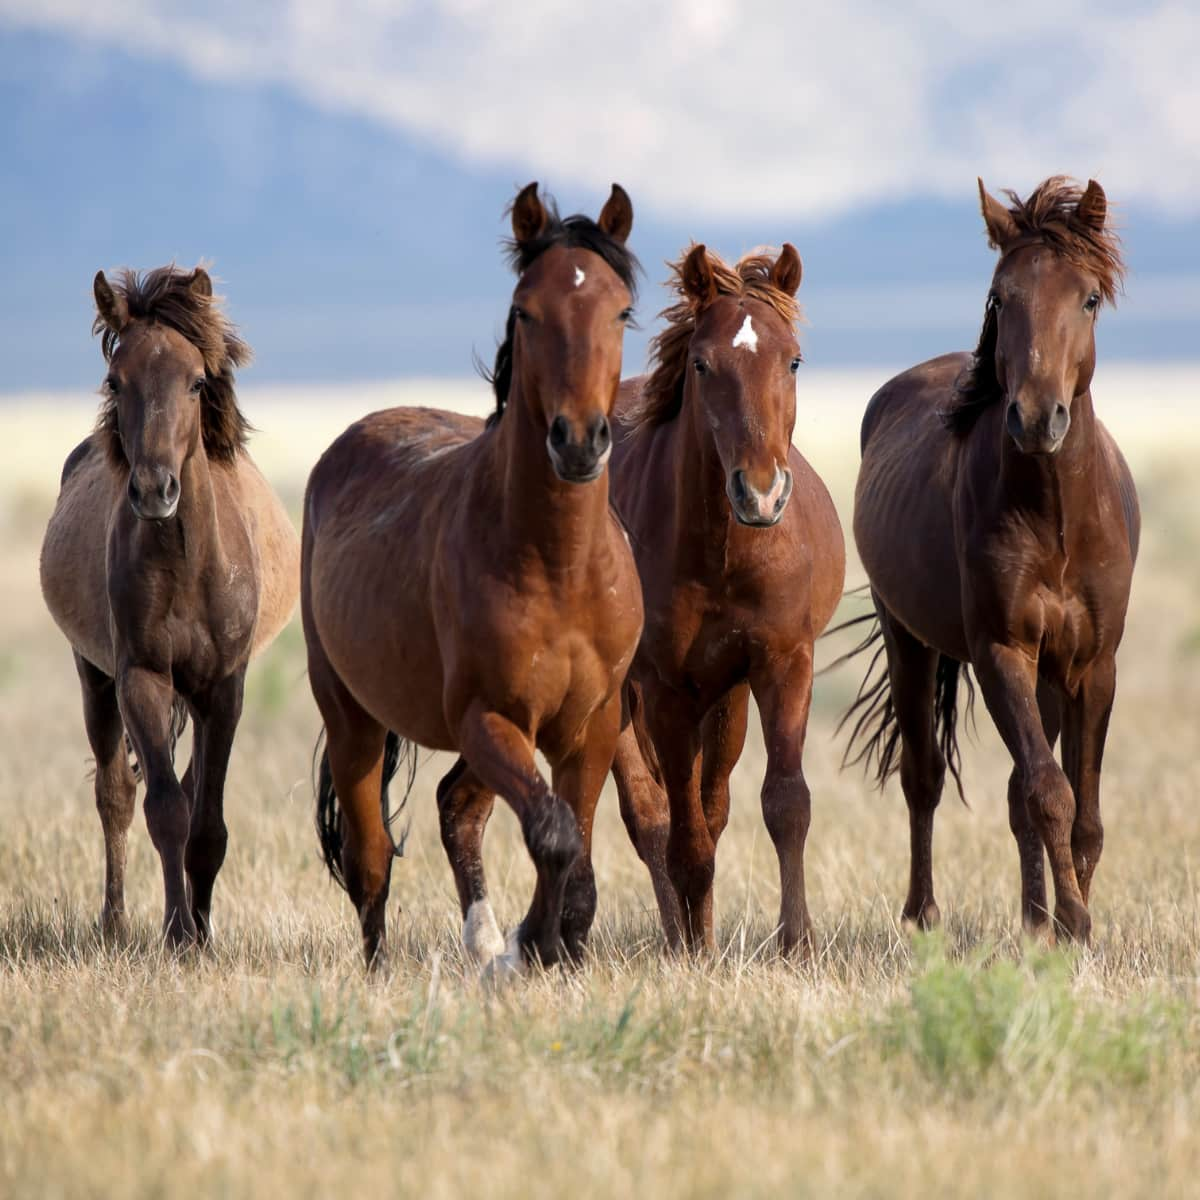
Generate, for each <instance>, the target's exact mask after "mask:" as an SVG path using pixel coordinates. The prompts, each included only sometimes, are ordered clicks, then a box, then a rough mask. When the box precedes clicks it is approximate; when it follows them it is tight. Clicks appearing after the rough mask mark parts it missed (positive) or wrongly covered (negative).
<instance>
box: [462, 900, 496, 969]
mask: <svg viewBox="0 0 1200 1200" xmlns="http://www.w3.org/2000/svg"><path fill="white" fill-rule="evenodd" d="M462 940H463V946H464V947H465V948H466V951H467V953H468V954H469V955H470V956H471V957H472V958H473V959H474V960H475V961H476V962H481V963H491V962H492V961H493V959H497V958H499V957H500V956H501V955H503V954H504V952H505V950H506V949H507V945H506V943H505V941H504V934H502V933H501V932H500V926H499V925H497V924H496V914H495V913H494V912H493V911H492V906H491V905H490V904H489V903H488V902H487V901H486V900H476V901H475V902H474V903H473V904H472V905H471V907H470V908H468V909H467V916H466V919H465V920H464V921H463V928H462Z"/></svg>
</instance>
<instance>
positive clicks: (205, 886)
mask: <svg viewBox="0 0 1200 1200" xmlns="http://www.w3.org/2000/svg"><path fill="white" fill-rule="evenodd" d="M245 678H246V672H245V668H244V667H243V668H242V669H240V670H238V671H236V672H235V673H234V674H233V675H230V676H229V677H228V678H226V679H224V680H222V681H221V683H220V684H218V685H217V686H216V687H215V688H214V689H212V691H211V693H210V694H209V695H207V696H205V697H204V698H203V700H202V702H201V704H200V705H199V706H198V720H197V726H196V736H195V746H194V749H193V752H192V763H191V765H190V766H189V767H188V771H189V773H190V774H191V776H192V779H191V790H192V796H191V801H192V821H191V828H190V831H189V833H188V841H187V851H186V854H185V856H184V862H185V865H186V867H187V874H188V882H189V884H190V885H191V901H192V919H193V920H194V921H195V922H196V933H197V936H198V938H199V940H200V941H201V942H207V941H209V940H210V939H211V937H212V915H211V914H212V892H213V884H214V883H215V882H216V878H217V872H218V871H220V869H221V864H222V863H223V862H224V861H225V848H226V846H227V845H228V842H229V833H228V830H227V829H226V827H225V812H224V806H225V776H226V773H227V771H228V768H229V756H230V754H231V753H232V751H233V737H234V733H235V732H236V731H237V725H238V720H239V719H240V718H241V715H242V695H243V689H244V683H245ZM185 782H186V780H185ZM185 791H186V788H185Z"/></svg>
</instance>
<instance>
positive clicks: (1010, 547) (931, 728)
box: [847, 177, 1140, 941]
mask: <svg viewBox="0 0 1200 1200" xmlns="http://www.w3.org/2000/svg"><path fill="white" fill-rule="evenodd" d="M979 194H980V199H981V202H982V206H983V219H984V224H985V225H986V227H987V233H988V239H989V242H990V243H991V245H992V246H993V247H994V248H995V249H996V250H998V251H999V254H1000V258H999V262H998V264H997V266H996V271H995V274H994V276H993V277H992V285H991V288H990V290H989V292H988V299H987V309H986V314H985V316H984V322H983V330H982V333H981V334H980V338H979V345H978V347H977V349H976V350H975V353H974V354H948V355H945V356H944V357H942V358H936V359H933V360H932V361H931V362H926V363H922V364H921V365H920V366H917V367H913V368H912V369H911V370H909V371H906V372H905V373H904V374H902V375H899V376H897V377H896V378H895V379H893V380H892V381H891V382H889V383H887V384H885V385H884V386H883V387H882V388H880V390H879V391H878V392H877V393H876V394H875V395H874V397H873V398H872V399H871V402H870V404H869V405H868V406H867V411H866V414H865V416H864V417H863V424H862V456H863V457H862V467H861V470H860V472H859V477H858V488H857V494H856V502H855V512H854V535H855V540H856V541H857V543H858V549H859V553H860V554H861V556H862V560H863V565H864V566H865V567H866V570H867V575H868V577H869V579H870V585H871V592H872V596H873V598H874V601H875V609H876V612H877V614H878V627H877V628H876V630H875V632H874V633H873V634H872V635H871V636H870V637H869V638H868V639H867V643H870V642H871V641H873V640H874V641H877V640H878V639H879V638H882V641H883V646H884V647H885V648H886V654H887V675H886V677H884V678H882V679H879V680H877V681H875V682H874V683H872V682H871V680H870V672H868V680H867V681H866V682H864V684H863V688H862V689H861V690H860V693H859V700H858V702H857V704H856V706H855V708H852V709H851V713H853V712H855V711H856V709H857V712H858V714H859V716H858V723H857V726H856V728H855V731H854V734H855V738H856V739H860V746H861V749H860V752H859V757H860V758H866V759H867V760H868V761H870V760H871V759H873V760H874V762H875V766H876V774H877V776H878V778H879V780H880V782H881V783H882V781H883V780H885V779H886V778H887V777H888V775H890V774H891V773H892V772H893V771H895V770H896V769H899V772H900V781H901V785H902V787H903V789H904V796H905V799H906V800H907V802H908V809H909V821H910V826H911V836H912V874H911V880H910V883H909V890H908V899H907V900H906V901H905V904H904V917H905V918H906V919H908V920H910V921H913V922H916V923H917V924H918V925H921V926H928V925H931V924H934V923H935V922H936V921H937V920H938V918H939V913H938V907H937V904H936V902H935V901H934V895H933V871H932V856H933V816H934V810H935V808H936V807H937V804H938V800H939V798H940V795H941V790H942V783H943V779H944V776H945V768H946V765H947V763H948V764H949V766H950V769H951V771H952V773H953V774H954V776H955V778H956V780H957V779H958V747H957V741H956V733H955V721H956V710H957V699H956V695H957V684H958V678H959V675H960V674H961V673H963V672H964V670H965V669H966V668H971V669H973V670H974V672H975V675H976V677H977V678H978V680H979V684H980V687H981V688H982V690H983V698H984V700H985V702H986V703H987V707H988V711H989V712H990V713H991V714H992V717H993V719H994V720H995V722H996V725H997V728H998V729H999V731H1000V736H1001V737H1002V738H1003V739H1004V743H1005V745H1006V747H1007V748H1008V751H1009V753H1010V754H1011V755H1012V758H1013V764H1014V765H1013V771H1012V775H1011V778H1010V779H1009V784H1008V812H1009V824H1010V826H1011V829H1012V832H1013V836H1014V837H1015V838H1016V842H1017V850H1018V852H1019V855H1020V863H1021V897H1022V900H1021V907H1022V915H1023V919H1024V923H1025V926H1026V927H1027V928H1029V929H1031V930H1035V929H1040V928H1044V927H1045V926H1046V924H1047V921H1048V913H1047V906H1046V885H1045V877H1044V860H1043V847H1045V851H1046V853H1047V854H1048V855H1049V858H1050V870H1051V873H1052V874H1053V877H1054V893H1055V905H1054V920H1055V927H1056V929H1057V931H1059V932H1061V933H1062V934H1063V935H1065V936H1067V937H1070V938H1074V939H1077V940H1081V941H1086V940H1087V938H1088V936H1089V932H1090V929H1091V917H1090V916H1089V913H1088V908H1087V905H1088V895H1089V891H1090V888H1091V882H1092V875H1093V873H1094V872H1095V870H1096V864H1097V863H1098V862H1099V859H1100V850H1101V846H1102V844H1103V828H1102V826H1101V822H1100V766H1101V760H1102V758H1103V755H1104V740H1105V735H1106V733H1107V729H1108V719H1109V713H1110V711H1111V709H1112V703H1113V695H1114V692H1115V689H1116V666H1115V654H1116V650H1117V646H1118V644H1119V643H1120V640H1121V633H1122V630H1123V628H1124V625H1125V611H1126V608H1127V606H1128V602H1129V588H1130V582H1131V579H1132V574H1133V564H1134V559H1135V558H1136V555H1137V545H1138V534H1139V527H1140V518H1139V515H1138V505H1137V496H1136V493H1135V491H1134V486H1133V480H1132V478H1131V477H1130V474H1129V468H1128V467H1127V466H1126V464H1125V460H1124V459H1123V458H1122V456H1121V452H1120V450H1118V449H1117V445H1116V443H1115V442H1114V441H1113V439H1112V437H1111V435H1110V434H1109V432H1108V431H1107V430H1106V429H1105V428H1104V426H1103V425H1102V424H1101V423H1100V422H1099V421H1098V420H1097V418H1096V415H1095V412H1094V411H1093V408H1092V394H1091V383H1092V373H1093V370H1094V368H1095V364H1096V344H1095V325H1096V315H1097V313H1098V312H1099V310H1100V308H1101V306H1102V304H1103V303H1104V302H1105V301H1107V302H1109V303H1111V302H1113V301H1114V299H1115V295H1116V292H1117V289H1118V287H1119V286H1120V281H1121V275H1122V271H1123V267H1122V262H1121V256H1120V249H1119V243H1118V240H1117V237H1116V235H1115V233H1114V232H1113V230H1112V228H1111V226H1110V225H1109V224H1108V222H1107V203H1106V201H1105V196H1104V192H1103V190H1102V189H1101V187H1100V185H1099V184H1098V183H1096V182H1094V181H1092V182H1089V183H1088V185H1087V188H1086V190H1081V189H1079V188H1078V187H1076V186H1074V185H1072V184H1071V183H1069V182H1068V181H1067V180H1065V179H1062V178H1059V177H1055V178H1052V179H1048V180H1046V181H1045V182H1044V183H1043V184H1042V185H1041V186H1040V187H1038V188H1037V189H1036V190H1035V191H1034V192H1033V193H1032V194H1031V195H1030V196H1029V198H1028V199H1027V200H1025V201H1021V200H1020V199H1019V198H1018V197H1017V196H1016V195H1015V194H1014V193H1012V192H1009V193H1008V196H1009V199H1010V202H1011V206H1010V207H1006V206H1004V205H1003V204H1001V203H999V202H998V201H997V200H995V199H994V198H993V197H992V196H990V195H988V193H987V192H986V191H985V190H984V188H983V183H982V181H981V182H980V184H979ZM867 643H864V644H867ZM967 682H968V686H969V685H970V677H969V675H968V676H967ZM849 715H850V714H847V716H849ZM1060 732H1061V734H1062V740H1063V746H1062V762H1063V765H1062V767H1061V768H1060V767H1059V765H1058V764H1057V763H1056V762H1055V760H1054V745H1055V741H1056V740H1057V738H1058V736H1059V733H1060ZM851 744H852V745H853V744H854V740H853V739H852V743H851ZM897 749H898V750H899V762H898V763H897ZM960 788H961V785H960Z"/></svg>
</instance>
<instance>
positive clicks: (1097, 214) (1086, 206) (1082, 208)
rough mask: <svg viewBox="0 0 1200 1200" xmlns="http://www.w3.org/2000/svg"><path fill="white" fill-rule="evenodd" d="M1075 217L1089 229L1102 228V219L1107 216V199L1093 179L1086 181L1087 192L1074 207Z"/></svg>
mask: <svg viewBox="0 0 1200 1200" xmlns="http://www.w3.org/2000/svg"><path fill="white" fill-rule="evenodd" d="M1075 216H1076V218H1077V219H1078V220H1079V221H1081V222H1082V223H1083V224H1084V225H1087V226H1089V227H1090V228H1091V229H1103V228H1104V219H1105V217H1107V216H1108V198H1107V197H1106V196H1105V194H1104V189H1103V188H1102V187H1101V186H1100V185H1099V184H1098V183H1097V182H1096V181H1095V180H1094V179H1089V180H1088V185H1087V190H1086V191H1085V192H1084V193H1083V195H1082V196H1080V198H1079V203H1078V204H1077V205H1076V206H1075Z"/></svg>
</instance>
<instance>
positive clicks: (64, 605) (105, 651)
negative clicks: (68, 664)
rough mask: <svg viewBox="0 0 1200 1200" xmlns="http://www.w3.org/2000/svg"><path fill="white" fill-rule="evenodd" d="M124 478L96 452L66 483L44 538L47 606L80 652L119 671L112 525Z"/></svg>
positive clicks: (109, 671)
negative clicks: (112, 611) (110, 564)
mask: <svg viewBox="0 0 1200 1200" xmlns="http://www.w3.org/2000/svg"><path fill="white" fill-rule="evenodd" d="M118 489H119V481H118V480H117V479H116V477H115V475H114V474H113V472H112V471H111V469H110V468H109V467H108V464H107V463H106V462H105V461H104V460H103V458H102V457H101V456H100V455H99V452H94V453H93V455H92V456H90V457H89V458H88V459H86V460H84V462H83V463H81V464H80V466H79V467H78V468H77V469H76V470H75V471H74V472H73V473H72V474H71V475H70V477H69V478H68V479H67V481H66V483H65V484H64V485H63V489H62V492H61V493H60V495H59V498H58V503H57V504H56V505H55V508H54V513H53V514H52V515H51V517H50V522H49V524H48V525H47V527H46V536H45V538H44V539H43V542H42V554H41V568H40V569H41V584H42V595H43V597H44V599H45V601H46V607H47V608H48V609H49V610H50V615H51V616H52V617H53V618H54V622H55V624H56V625H57V626H58V627H59V629H61V630H62V632H63V634H64V635H65V636H66V638H67V640H68V641H69V642H70V643H71V646H72V647H73V648H74V649H75V651H76V652H77V653H79V654H80V655H82V656H83V657H84V658H85V659H87V661H88V662H90V663H91V664H92V665H93V666H95V667H98V668H99V669H100V670H101V671H103V672H104V673H105V674H106V675H109V676H111V675H113V674H114V672H115V670H116V664H115V661H114V655H113V647H112V633H111V618H110V615H109V605H108V579H107V566H106V563H107V553H108V526H109V519H110V516H111V513H112V509H113V497H114V494H115V493H116V492H117V491H118Z"/></svg>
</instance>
